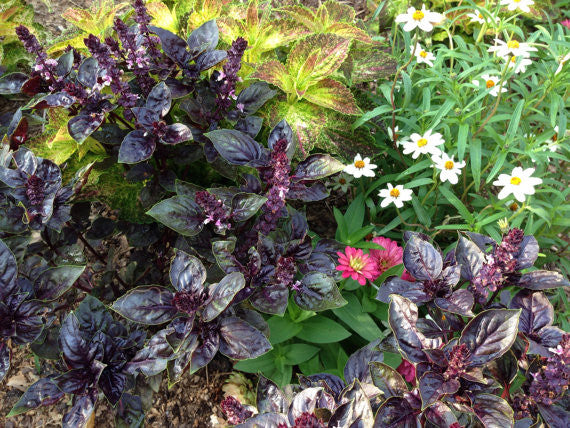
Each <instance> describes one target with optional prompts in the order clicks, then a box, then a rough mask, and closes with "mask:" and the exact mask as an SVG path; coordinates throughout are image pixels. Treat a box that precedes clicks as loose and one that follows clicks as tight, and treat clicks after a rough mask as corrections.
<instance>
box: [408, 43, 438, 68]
mask: <svg viewBox="0 0 570 428" xmlns="http://www.w3.org/2000/svg"><path fill="white" fill-rule="evenodd" d="M410 53H414V55H415V56H416V61H417V62H418V64H422V63H424V64H427V65H429V66H430V67H433V61H434V60H435V55H434V54H432V53H431V52H427V51H425V50H424V48H422V46H421V45H420V44H419V43H416V48H415V50H414V47H413V46H410Z"/></svg>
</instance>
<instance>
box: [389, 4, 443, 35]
mask: <svg viewBox="0 0 570 428" xmlns="http://www.w3.org/2000/svg"><path fill="white" fill-rule="evenodd" d="M443 19H444V16H443V15H442V14H441V13H437V12H431V11H429V10H427V9H426V6H425V4H422V8H421V9H416V8H415V7H410V8H408V10H407V11H406V13H402V14H400V15H398V16H396V20H395V21H396V22H397V23H404V31H412V30H413V29H415V28H416V27H417V28H419V29H420V30H423V31H431V30H433V26H434V24H438V23H440V22H441V21H443Z"/></svg>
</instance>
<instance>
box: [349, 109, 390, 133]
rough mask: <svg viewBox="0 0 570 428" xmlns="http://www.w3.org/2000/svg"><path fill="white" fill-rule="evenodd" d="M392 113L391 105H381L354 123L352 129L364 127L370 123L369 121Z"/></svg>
mask: <svg viewBox="0 0 570 428" xmlns="http://www.w3.org/2000/svg"><path fill="white" fill-rule="evenodd" d="M391 111H392V107H391V106H389V105H381V106H378V107H376V108H375V109H373V110H370V111H367V112H366V113H364V114H363V115H362V116H360V117H359V118H358V119H357V120H356V121H355V122H354V124H353V125H352V129H356V128H358V127H359V126H361V125H363V124H364V123H366V122H368V121H369V120H371V119H374V118H375V117H378V116H380V115H383V114H384V113H388V112H391Z"/></svg>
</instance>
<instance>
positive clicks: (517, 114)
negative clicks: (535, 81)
mask: <svg viewBox="0 0 570 428" xmlns="http://www.w3.org/2000/svg"><path fill="white" fill-rule="evenodd" d="M523 108H524V99H522V100H520V101H519V102H518V103H517V106H516V107H515V109H514V111H513V114H512V116H511V120H510V122H509V127H508V128H507V134H506V135H505V140H506V142H507V143H509V142H511V141H513V138H514V136H515V134H516V132H517V129H518V128H519V122H520V120H521V114H522V111H523Z"/></svg>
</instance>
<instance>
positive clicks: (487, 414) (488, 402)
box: [472, 393, 515, 428]
mask: <svg viewBox="0 0 570 428" xmlns="http://www.w3.org/2000/svg"><path fill="white" fill-rule="evenodd" d="M472 402H473V411H474V412H475V414H476V415H477V417H478V418H479V419H480V420H481V422H483V425H485V428H513V427H514V425H515V424H514V420H513V416H514V412H513V409H511V406H509V404H508V403H507V402H506V401H505V400H503V399H502V398H501V397H498V396H496V395H492V394H485V393H483V394H476V395H473V396H472Z"/></svg>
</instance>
